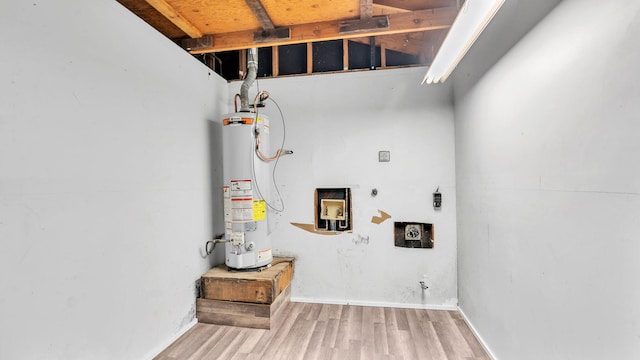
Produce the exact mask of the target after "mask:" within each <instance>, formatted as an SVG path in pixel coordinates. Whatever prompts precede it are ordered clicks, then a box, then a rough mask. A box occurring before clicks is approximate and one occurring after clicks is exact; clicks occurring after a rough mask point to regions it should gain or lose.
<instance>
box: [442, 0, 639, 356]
mask: <svg viewBox="0 0 640 360" xmlns="http://www.w3.org/2000/svg"><path fill="white" fill-rule="evenodd" d="M511 22H513V20H512V19H509V21H508V22H505V23H506V24H509V23H511ZM503 31H509V27H506V28H504V29H503ZM639 36H640V3H638V2H633V1H626V2H602V1H595V0H565V1H562V2H560V3H559V4H558V5H557V6H556V7H555V9H554V10H553V11H552V12H551V13H550V14H549V15H548V16H547V17H545V18H544V19H543V20H542V21H541V22H540V23H539V24H538V25H537V26H536V27H534V28H533V29H532V30H531V31H530V32H529V33H528V34H527V35H526V36H525V37H524V38H523V39H522V40H521V41H520V42H519V43H518V44H516V45H515V47H514V48H513V49H512V50H511V51H510V52H508V53H507V54H506V55H505V56H504V57H503V58H502V59H501V60H500V61H499V62H498V63H497V64H496V65H495V66H493V67H492V68H491V69H490V70H489V71H488V72H486V74H485V75H484V77H482V78H481V79H480V81H479V82H478V83H477V84H475V85H473V86H470V87H468V88H457V87H456V89H455V93H456V97H455V114H456V175H457V195H458V206H457V209H458V216H457V221H458V241H459V247H458V255H459V260H458V264H459V269H458V272H459V280H458V281H459V297H460V307H461V309H462V310H463V311H464V313H465V314H466V315H467V316H468V318H469V319H470V320H471V323H472V324H473V325H474V327H475V328H476V330H477V331H478V332H479V334H480V335H481V336H482V338H483V339H484V340H485V342H486V343H487V344H488V345H489V347H490V348H491V350H492V352H493V353H494V354H495V356H496V358H498V359H519V360H520V359H521V360H527V359H532V360H533V359H548V360H552V359H621V360H624V359H638V358H640V312H639V310H638V304H640V264H639V263H638V261H637V257H638V254H640V243H639V242H638V241H637V239H638V238H639V237H640V230H639V228H638V219H639V214H640V181H639V179H640V162H638V158H639V157H640V142H638V134H640V123H639V122H638V114H640V102H638V99H639V98H640V85H639V84H640V75H639V74H640V73H639V72H638V70H637V68H638V64H640V47H639V46H638V43H639V40H640V39H639ZM475 61H479V62H481V61H482V59H481V58H477V57H476V58H474V57H470V58H467V59H465V64H464V65H465V68H463V71H462V74H465V72H469V73H473V72H474V71H475V70H476V69H475V66H474V62H475ZM456 85H457V83H456Z"/></svg>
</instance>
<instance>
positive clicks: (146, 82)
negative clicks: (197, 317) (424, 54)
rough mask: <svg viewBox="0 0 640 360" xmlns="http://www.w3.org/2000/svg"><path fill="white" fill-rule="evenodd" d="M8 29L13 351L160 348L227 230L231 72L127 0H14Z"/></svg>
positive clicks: (0, 116) (5, 204)
mask: <svg viewBox="0 0 640 360" xmlns="http://www.w3.org/2000/svg"><path fill="white" fill-rule="evenodd" d="M0 32H2V34H4V35H3V40H2V43H1V44H0V46H1V47H2V56H0V273H1V274H2V275H1V276H0V358H2V359H141V358H145V357H150V356H151V355H153V354H154V352H155V351H159V350H161V347H163V346H166V345H167V342H168V341H170V340H171V338H172V337H173V336H175V335H176V334H177V333H179V332H180V331H181V330H183V329H185V328H186V327H187V325H188V324H189V323H190V322H191V321H192V319H193V317H194V307H193V303H194V294H193V287H194V282H195V280H196V279H198V278H199V276H200V275H201V274H202V273H203V272H204V271H205V270H206V269H207V268H208V267H209V265H210V261H211V260H208V259H205V258H203V257H201V255H200V251H201V249H202V245H203V244H204V241H205V240H207V239H210V238H211V236H212V234H213V233H216V232H220V231H221V230H222V228H214V226H213V225H212V223H215V222H216V221H217V220H216V219H218V218H220V216H221V215H220V214H219V212H218V211H219V210H218V209H217V208H212V198H213V199H214V201H213V202H215V201H220V199H219V196H218V192H215V194H212V192H211V188H212V183H213V186H214V188H218V187H219V186H220V184H219V180H220V176H219V174H218V170H217V169H218V168H219V166H220V161H221V160H220V157H219V155H218V154H215V153H214V154H212V155H210V151H211V149H214V150H215V149H216V148H217V147H218V145H217V142H216V139H215V138H214V139H210V137H211V136H213V137H215V136H218V137H219V136H220V129H219V126H218V125H217V124H215V123H212V122H210V121H209V120H210V119H216V118H218V117H219V113H221V112H222V111H223V109H224V111H226V109H227V85H226V83H225V82H224V80H221V79H220V78H219V77H217V75H215V74H210V73H209V71H208V70H207V69H206V67H204V66H203V65H201V64H199V63H198V62H197V61H195V60H194V59H193V58H192V57H190V56H189V55H188V54H186V53H185V52H184V51H182V50H181V49H179V48H178V47H177V46H175V45H174V44H172V43H171V42H170V41H168V40H167V39H166V38H164V37H162V35H160V34H159V33H157V32H156V31H155V30H153V29H151V28H150V27H149V26H148V25H146V24H145V23H144V22H142V21H141V20H140V19H138V18H137V17H135V16H134V15H133V14H131V13H130V12H129V11H128V10H126V9H124V8H123V7H121V6H120V5H119V4H118V3H117V2H115V1H107V0H102V1H92V2H78V1H71V0H67V1H62V0H60V1H54V2H52V1H28V2H25V1H19V0H13V1H3V2H2V3H0ZM217 140H219V139H217ZM218 224H219V225H220V221H218Z"/></svg>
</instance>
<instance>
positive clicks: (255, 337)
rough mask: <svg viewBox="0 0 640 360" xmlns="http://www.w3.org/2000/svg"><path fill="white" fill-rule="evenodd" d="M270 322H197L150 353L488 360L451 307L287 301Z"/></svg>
mask: <svg viewBox="0 0 640 360" xmlns="http://www.w3.org/2000/svg"><path fill="white" fill-rule="evenodd" d="M280 311H282V312H281V313H279V314H278V318H277V320H278V321H277V322H275V324H273V323H272V327H271V330H261V329H248V328H240V327H232V326H220V325H209V324H202V323H198V324H196V325H195V326H194V327H193V328H191V329H190V330H189V331H187V332H186V333H185V334H184V335H183V336H182V337H180V338H179V339H178V340H176V341H175V342H174V343H173V344H171V346H169V347H168V348H167V349H165V350H164V351H163V352H162V353H160V354H159V355H158V356H157V357H156V358H155V359H157V360H174V359H180V360H186V359H216V360H223V359H229V360H240V359H242V360H249V359H251V360H258V359H262V360H280V359H281V360H290V359H304V360H307V359H308V360H325V359H327V360H329V359H336V360H370V359H374V360H375V359H393V360H413V359H420V360H422V359H425V360H426V359H428V360H432V359H433V360H440V359H442V360H454V359H461V360H462V359H464V360H475V359H477V360H490V358H489V356H488V355H487V354H486V353H485V351H484V350H483V348H482V346H481V345H480V343H479V342H478V340H477V339H476V338H475V337H474V335H473V333H472V332H471V330H470V329H469V328H468V327H467V325H466V323H465V322H464V320H463V319H462V317H461V316H460V314H459V313H458V312H457V311H442V310H418V309H396V308H380V307H364V306H353V305H327V304H308V303H288V304H286V305H284V307H283V308H282V309H280Z"/></svg>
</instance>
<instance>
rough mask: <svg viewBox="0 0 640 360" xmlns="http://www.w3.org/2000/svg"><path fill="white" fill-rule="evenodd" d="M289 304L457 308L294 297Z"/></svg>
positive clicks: (454, 306)
mask: <svg viewBox="0 0 640 360" xmlns="http://www.w3.org/2000/svg"><path fill="white" fill-rule="evenodd" d="M291 302H299V303H312V304H332V305H356V306H372V307H389V308H401V309H425V310H458V307H457V306H456V305H436V304H407V303H391V302H380V301H363V300H345V299H310V298H300V297H294V296H292V297H291Z"/></svg>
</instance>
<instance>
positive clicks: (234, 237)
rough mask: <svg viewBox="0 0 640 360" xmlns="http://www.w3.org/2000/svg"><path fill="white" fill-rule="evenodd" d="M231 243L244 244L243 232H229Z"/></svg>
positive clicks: (235, 244)
mask: <svg viewBox="0 0 640 360" xmlns="http://www.w3.org/2000/svg"><path fill="white" fill-rule="evenodd" d="M231 244H232V245H233V246H240V245H242V244H244V233H243V232H234V233H232V234H231Z"/></svg>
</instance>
